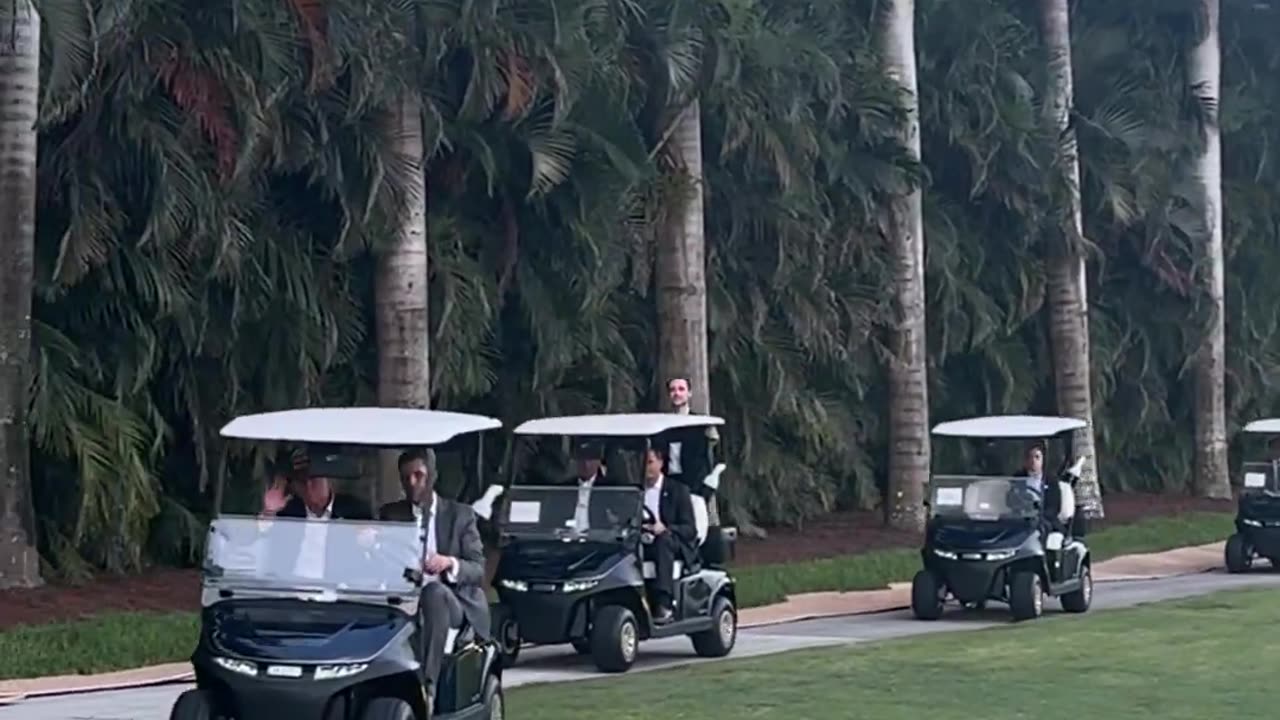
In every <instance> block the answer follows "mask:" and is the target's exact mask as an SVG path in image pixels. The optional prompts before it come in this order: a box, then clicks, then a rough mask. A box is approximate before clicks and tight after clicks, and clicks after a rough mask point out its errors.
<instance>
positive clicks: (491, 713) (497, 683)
mask: <svg viewBox="0 0 1280 720" xmlns="http://www.w3.org/2000/svg"><path fill="white" fill-rule="evenodd" d="M506 711H507V708H506V702H505V698H504V697H503V695H502V681H501V680H499V679H498V678H497V676H494V675H490V676H489V678H488V679H487V680H485V682H484V717H485V720H502V718H504V717H506Z"/></svg>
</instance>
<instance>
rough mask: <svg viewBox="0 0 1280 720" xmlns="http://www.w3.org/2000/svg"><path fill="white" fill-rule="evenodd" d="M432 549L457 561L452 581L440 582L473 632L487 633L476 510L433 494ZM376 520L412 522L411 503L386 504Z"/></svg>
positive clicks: (380, 509) (482, 561)
mask: <svg viewBox="0 0 1280 720" xmlns="http://www.w3.org/2000/svg"><path fill="white" fill-rule="evenodd" d="M436 502H437V503H439V507H437V508H436V552H438V553H440V554H441V555H448V556H449V557H452V558H456V559H457V561H458V574H457V578H456V582H453V583H450V582H448V581H445V579H444V578H443V577H441V578H440V579H441V581H442V582H444V583H445V585H446V586H447V587H448V588H449V589H450V590H452V591H453V594H454V595H455V596H456V597H457V598H458V604H459V605H461V606H462V613H463V615H465V616H466V618H467V622H468V623H469V624H470V625H471V627H472V629H474V630H475V632H476V634H477V635H480V636H482V637H488V636H489V602H488V600H487V599H486V598H485V595H484V571H485V565H484V544H483V543H482V542H481V541H480V529H479V527H478V526H477V524H476V513H475V511H474V510H472V509H471V506H470V505H465V504H463V503H459V502H454V501H453V500H449V499H447V498H443V497H440V496H439V495H437V496H436ZM378 519H379V520H385V521H388V522H413V521H414V516H413V504H412V503H410V502H409V501H408V500H397V501H395V502H390V503H387V504H386V505H383V506H382V507H381V508H379V510H378Z"/></svg>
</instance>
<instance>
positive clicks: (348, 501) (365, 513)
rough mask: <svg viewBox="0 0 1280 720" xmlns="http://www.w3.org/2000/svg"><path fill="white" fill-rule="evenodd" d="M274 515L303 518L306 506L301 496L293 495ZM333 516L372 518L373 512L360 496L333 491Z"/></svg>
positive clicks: (356, 518) (358, 518)
mask: <svg viewBox="0 0 1280 720" xmlns="http://www.w3.org/2000/svg"><path fill="white" fill-rule="evenodd" d="M276 515H277V516H278V517H286V518H305V517H306V516H307V506H306V504H305V503H303V502H302V498H300V497H293V498H290V499H289V502H287V503H285V505H284V507H283V508H281V509H280V512H278V513H276ZM333 518H334V519H335V520H372V519H373V514H372V513H370V512H369V504H368V503H366V502H365V501H363V500H361V499H360V498H358V497H356V496H354V495H348V494H346V493H334V494H333Z"/></svg>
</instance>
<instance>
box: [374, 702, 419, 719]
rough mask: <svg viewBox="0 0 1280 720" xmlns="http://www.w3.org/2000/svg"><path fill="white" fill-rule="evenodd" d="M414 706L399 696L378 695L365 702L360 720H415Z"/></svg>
mask: <svg viewBox="0 0 1280 720" xmlns="http://www.w3.org/2000/svg"><path fill="white" fill-rule="evenodd" d="M414 718H415V715H414V712H413V706H412V705H410V704H409V703H407V702H405V701H404V700H402V699H400V698H398V697H376V698H373V699H372V700H370V701H369V702H367V703H365V706H364V711H363V712H361V713H360V720H414Z"/></svg>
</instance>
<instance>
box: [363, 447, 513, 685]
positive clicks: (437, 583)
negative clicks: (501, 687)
mask: <svg viewBox="0 0 1280 720" xmlns="http://www.w3.org/2000/svg"><path fill="white" fill-rule="evenodd" d="M398 464H399V469H400V484H401V487H403V488H404V494H405V499H403V500H397V501H395V502H391V503H387V504H386V505H383V506H382V507H381V508H380V509H379V510H378V518H379V519H381V520H387V521H393V522H416V523H418V525H419V526H420V527H421V528H422V529H423V531H424V534H425V540H426V553H425V556H424V557H423V559H422V572H423V575H424V580H423V586H422V600H421V602H420V603H419V605H418V607H419V617H420V624H419V631H418V642H417V647H418V651H419V657H420V658H421V659H422V674H423V684H424V687H426V688H427V694H428V695H429V696H430V698H431V699H432V700H433V699H434V698H435V683H436V682H437V681H438V680H439V678H440V665H441V662H442V661H443V659H444V652H445V641H446V640H447V639H448V635H449V630H450V629H457V628H460V627H462V621H463V619H464V618H465V619H466V621H467V622H468V623H470V625H471V627H472V628H473V629H474V630H475V632H476V634H477V635H480V636H488V635H489V604H488V602H487V601H486V600H485V595H484V589H483V588H482V587H481V586H482V584H483V583H484V546H483V545H482V544H481V542H480V531H479V529H478V528H477V526H476V516H475V512H474V511H473V510H472V509H471V507H470V506H467V505H463V504H461V503H457V502H454V501H452V500H447V499H445V498H442V497H440V496H439V495H437V494H436V491H435V480H436V462H435V453H434V452H432V451H431V450H420V449H410V450H406V451H404V452H403V453H401V454H400V461H399V463H398ZM427 706H428V707H431V702H430V701H429V702H428V703H427Z"/></svg>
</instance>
